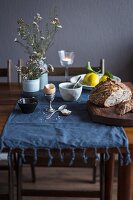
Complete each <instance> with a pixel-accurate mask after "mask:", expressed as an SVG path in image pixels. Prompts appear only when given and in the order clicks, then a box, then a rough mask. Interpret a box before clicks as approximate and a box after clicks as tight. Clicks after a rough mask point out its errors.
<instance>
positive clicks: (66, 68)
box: [65, 66, 69, 81]
mask: <svg viewBox="0 0 133 200" xmlns="http://www.w3.org/2000/svg"><path fill="white" fill-rule="evenodd" d="M68 76H69V73H68V66H66V67H65V81H69V80H68V79H69V78H68Z"/></svg>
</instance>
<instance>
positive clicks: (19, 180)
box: [17, 154, 22, 200]
mask: <svg viewBox="0 0 133 200" xmlns="http://www.w3.org/2000/svg"><path fill="white" fill-rule="evenodd" d="M17 173H18V174H17V200H22V195H21V192H22V157H21V155H20V154H19V155H18V159H17Z"/></svg>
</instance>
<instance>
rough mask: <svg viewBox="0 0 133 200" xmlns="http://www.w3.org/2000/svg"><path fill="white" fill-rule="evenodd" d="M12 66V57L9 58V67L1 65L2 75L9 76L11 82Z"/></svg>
mask: <svg viewBox="0 0 133 200" xmlns="http://www.w3.org/2000/svg"><path fill="white" fill-rule="evenodd" d="M11 67H12V61H11V60H10V59H9V60H7V67H5V68H3V67H2V68H1V67H0V77H7V82H8V83H11Z"/></svg>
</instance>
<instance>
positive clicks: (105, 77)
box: [99, 75, 109, 83]
mask: <svg viewBox="0 0 133 200" xmlns="http://www.w3.org/2000/svg"><path fill="white" fill-rule="evenodd" d="M107 78H109V76H107V75H103V76H102V77H101V78H100V80H99V83H100V82H103V81H106V80H107Z"/></svg>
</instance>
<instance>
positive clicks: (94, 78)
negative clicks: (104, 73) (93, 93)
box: [86, 73, 100, 87]
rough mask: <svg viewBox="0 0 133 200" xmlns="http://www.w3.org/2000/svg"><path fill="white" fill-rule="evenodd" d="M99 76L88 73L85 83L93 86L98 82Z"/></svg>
mask: <svg viewBox="0 0 133 200" xmlns="http://www.w3.org/2000/svg"><path fill="white" fill-rule="evenodd" d="M99 79H100V78H99V76H98V74H96V73H92V74H90V76H89V77H88V78H87V80H86V83H87V85H90V86H93V87H95V86H96V85H97V84H98V83H99Z"/></svg>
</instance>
